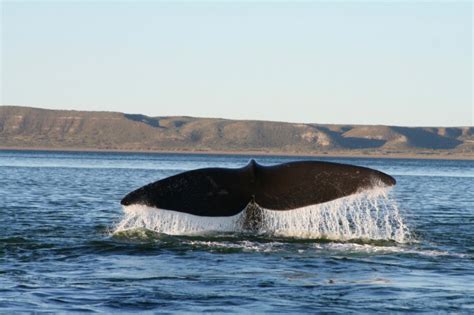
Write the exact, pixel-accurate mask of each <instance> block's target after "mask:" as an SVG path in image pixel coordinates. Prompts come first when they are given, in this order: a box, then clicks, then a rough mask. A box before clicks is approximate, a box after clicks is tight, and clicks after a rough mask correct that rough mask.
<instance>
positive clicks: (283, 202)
mask: <svg viewBox="0 0 474 315" xmlns="http://www.w3.org/2000/svg"><path fill="white" fill-rule="evenodd" d="M395 183H396V182H395V179H394V178H393V177H391V176H389V175H387V174H385V173H382V172H379V171H377V170H373V169H369V168H365V167H360V166H353V165H347V164H339V163H331V162H320V161H298V162H290V163H285V164H279V165H273V166H263V165H260V164H258V163H257V162H255V161H254V160H251V161H250V162H249V164H248V165H246V166H245V167H242V168H238V169H229V168H203V169H197V170H192V171H187V172H183V173H181V174H177V175H174V176H171V177H168V178H165V179H162V180H159V181H157V182H154V183H151V184H148V185H146V186H143V187H141V188H139V189H137V190H135V191H132V192H131V193H129V194H128V195H126V196H125V197H124V198H123V199H122V201H121V204H122V205H124V206H128V205H135V204H137V205H146V206H150V207H155V208H159V209H165V210H173V211H179V212H184V213H188V214H193V215H198V216H209V217H224V216H233V215H236V214H238V213H240V212H241V211H243V210H244V209H246V207H247V206H248V205H250V204H255V206H259V207H262V208H265V209H271V210H281V211H283V210H291V209H296V208H301V207H305V206H309V205H314V204H320V203H324V202H328V201H331V200H335V199H338V198H341V197H345V196H349V195H352V194H356V193H359V192H362V191H365V190H369V189H371V188H374V187H378V186H393V185H395ZM253 213H257V214H258V212H253ZM252 220H253V221H254V222H257V221H258V215H257V216H256V218H254V219H252ZM252 220H251V221H249V222H252Z"/></svg>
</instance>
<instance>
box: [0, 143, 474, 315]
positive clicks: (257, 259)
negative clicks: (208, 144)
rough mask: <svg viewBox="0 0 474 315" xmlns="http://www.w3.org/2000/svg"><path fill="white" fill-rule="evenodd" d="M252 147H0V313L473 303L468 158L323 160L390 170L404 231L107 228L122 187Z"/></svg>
mask: <svg viewBox="0 0 474 315" xmlns="http://www.w3.org/2000/svg"><path fill="white" fill-rule="evenodd" d="M256 159H257V161H258V162H259V163H261V164H273V163H280V162H285V161H290V160H294V159H295V158H288V157H256ZM248 160H249V157H241V156H208V155H164V154H123V153H63V152H54V153H53V152H33V151H32V152H13V151H0V227H1V228H0V312H1V313H6V312H34V311H52V312H117V311H124V312H129V311H148V312H152V313H153V312H183V311H184V312H197V311H203V312H244V313H248V312H257V313H262V312H282V313H287V312H291V313H300V312H305V313H308V312H310V313H313V312H329V313H341V314H347V313H350V312H361V313H366V312H387V311H388V312H441V313H444V312H456V313H473V312H474V161H441V160H405V159H361V158H358V159H351V158H326V159H324V160H328V161H336V162H342V163H351V164H356V165H361V166H368V167H372V168H375V169H378V170H381V171H384V172H386V173H388V174H391V175H393V176H394V177H395V178H396V179H397V186H396V187H395V188H394V189H393V190H392V191H391V192H390V196H391V197H390V199H391V200H392V202H395V203H396V209H398V210H399V211H400V215H401V217H402V218H403V222H404V223H405V224H406V225H407V227H408V231H407V233H408V234H409V235H408V236H407V238H406V239H405V240H403V241H402V242H397V241H396V240H391V239H387V240H383V239H382V240H380V239H378V240H370V239H354V240H343V239H340V240H338V239H337V238H336V239H327V238H320V239H317V238H316V239H314V238H312V239H305V238H303V239H301V238H294V237H284V236H272V235H270V234H264V235H249V234H239V233H235V234H222V235H220V234H209V235H206V234H203V235H193V236H190V235H164V234H160V233H157V232H156V231H153V230H147V229H146V226H143V227H140V226H136V227H135V229H132V230H129V231H121V232H117V230H116V226H117V225H118V224H119V223H120V222H121V221H122V220H123V219H124V211H123V209H122V207H121V206H120V204H119V201H120V199H121V198H122V197H123V196H124V195H125V194H126V193H128V192H129V191H131V190H133V189H135V188H137V187H140V186H142V185H144V184H146V183H149V182H152V181H155V180H158V179H160V178H164V177H166V176H170V175H173V174H176V173H178V172H181V171H185V170H189V169H194V168H200V167H208V166H222V167H239V166H243V165H244V164H246V163H247V162H248Z"/></svg>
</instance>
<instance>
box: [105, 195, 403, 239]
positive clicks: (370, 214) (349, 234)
mask: <svg viewBox="0 0 474 315" xmlns="http://www.w3.org/2000/svg"><path fill="white" fill-rule="evenodd" d="M124 211H125V217H124V218H123V220H122V221H121V222H120V223H119V224H118V225H117V226H116V228H115V231H114V232H121V231H124V230H129V229H136V228H146V229H149V230H152V231H155V232H158V233H165V234H170V235H193V234H202V233H209V232H242V231H243V230H242V222H243V219H244V214H245V213H244V211H242V212H241V213H239V214H237V215H235V216H231V217H202V216H195V215H191V214H186V213H182V212H177V211H170V210H163V209H156V208H150V207H146V206H141V205H132V206H127V207H124ZM262 212H263V220H262V228H261V231H260V232H261V233H265V234H270V235H278V236H286V237H298V238H313V239H318V238H325V239H331V240H350V239H367V240H393V241H396V242H399V243H403V242H406V241H407V240H408V238H409V231H408V228H407V226H406V225H405V223H404V222H403V219H402V216H401V215H400V211H399V209H398V206H397V203H396V202H395V201H394V200H392V199H391V198H389V196H388V190H387V189H386V188H376V189H373V190H370V191H366V192H363V193H359V194H355V195H351V196H348V197H344V198H340V199H337V200H334V201H330V202H326V203H323V204H318V205H313V206H309V207H303V208H298V209H294V210H289V211H274V210H269V209H263V211H262Z"/></svg>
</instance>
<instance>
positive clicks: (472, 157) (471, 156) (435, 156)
mask: <svg viewBox="0 0 474 315" xmlns="http://www.w3.org/2000/svg"><path fill="white" fill-rule="evenodd" d="M0 151H42V152H85V153H87V152H89V153H138V154H180V155H223V156H225V155H240V156H275V157H278V156H282V157H334V158H376V159H420V160H423V159H425V160H465V161H474V153H467V154H462V153H449V152H445V153H413V152H412V153H403V152H400V153H380V152H374V153H362V152H344V151H335V152H324V153H323V152H320V153H317V152H315V153H303V152H302V153H299V152H278V151H274V152H268V151H230V150H229V151H217V150H205V151H204V150H203V151H196V150H194V151H191V150H189V151H187V150H127V149H97V148H51V147H6V146H0Z"/></svg>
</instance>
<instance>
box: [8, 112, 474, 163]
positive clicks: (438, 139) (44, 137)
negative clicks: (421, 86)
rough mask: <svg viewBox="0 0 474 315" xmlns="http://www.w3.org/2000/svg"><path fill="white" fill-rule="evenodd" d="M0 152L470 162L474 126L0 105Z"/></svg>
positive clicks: (473, 141)
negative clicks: (409, 157)
mask: <svg viewBox="0 0 474 315" xmlns="http://www.w3.org/2000/svg"><path fill="white" fill-rule="evenodd" d="M0 147H2V148H42V149H88V150H125V151H189V152H201V151H214V152H216V151H217V152H243V153H245V152H261V153H279V154H281V153H285V154H336V153H337V154H357V155H358V154H381V155H391V154H423V155H429V154H435V155H440V154H441V155H461V156H465V157H468V158H470V157H473V156H474V127H450V128H444V127H429V128H428V127H413V128H412V127H396V126H361V125H319V124H292V123H284V122H270V121H250V120H227V119H211V118H193V117H148V116H144V115H137V114H124V113H118V112H85V111H71V110H46V109H39V108H30V107H18V106H1V107H0Z"/></svg>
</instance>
